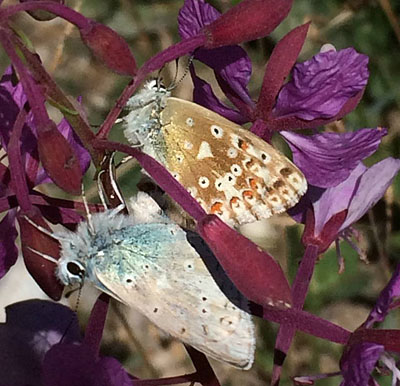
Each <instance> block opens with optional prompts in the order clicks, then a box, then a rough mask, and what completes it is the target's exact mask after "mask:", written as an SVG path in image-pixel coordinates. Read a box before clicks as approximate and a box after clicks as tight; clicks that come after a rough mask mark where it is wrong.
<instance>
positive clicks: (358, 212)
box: [342, 158, 400, 229]
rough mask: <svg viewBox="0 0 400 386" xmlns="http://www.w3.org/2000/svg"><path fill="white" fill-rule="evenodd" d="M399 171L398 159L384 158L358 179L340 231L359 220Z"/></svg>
mask: <svg viewBox="0 0 400 386" xmlns="http://www.w3.org/2000/svg"><path fill="white" fill-rule="evenodd" d="M399 170H400V159H395V158H386V159H384V160H383V161H381V162H378V163H377V164H375V165H373V166H371V167H370V168H369V169H368V170H367V171H366V172H365V173H364V174H363V175H362V177H361V178H360V180H359V182H358V186H357V191H356V192H355V195H354V197H353V198H352V200H351V203H350V206H349V212H348V216H347V218H346V221H345V222H344V223H343V225H342V229H344V228H347V227H349V226H350V225H351V224H353V223H355V222H356V221H357V220H359V219H360V218H361V217H362V216H364V214H365V213H366V212H367V211H368V210H369V209H370V208H372V207H373V206H374V205H375V204H376V203H377V202H378V201H379V200H380V199H381V198H382V197H383V195H384V194H385V192H386V190H387V188H388V187H389V186H390V185H391V183H392V181H393V178H394V177H395V176H396V174H397V173H398V171H399Z"/></svg>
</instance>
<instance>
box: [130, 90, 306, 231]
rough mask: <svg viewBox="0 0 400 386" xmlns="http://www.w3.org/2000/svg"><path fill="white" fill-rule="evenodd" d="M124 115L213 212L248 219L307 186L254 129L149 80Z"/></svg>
mask: <svg viewBox="0 0 400 386" xmlns="http://www.w3.org/2000/svg"><path fill="white" fill-rule="evenodd" d="M128 107H130V108H131V111H130V113H129V114H128V115H127V116H126V117H125V118H124V121H125V127H126V128H125V135H126V137H127V139H128V141H129V142H131V143H137V142H139V143H140V144H141V145H142V150H143V151H144V152H145V153H148V154H149V155H151V156H153V157H155V158H156V159H157V160H158V161H160V162H161V163H162V164H164V166H165V167H166V168H167V169H168V170H169V171H170V172H171V174H172V175H173V176H174V177H175V178H176V179H177V180H178V181H179V182H180V183H181V184H182V185H183V186H184V187H185V188H186V189H187V190H188V191H189V192H190V194H191V195H192V196H193V197H195V198H196V199H197V201H198V202H199V203H200V204H201V206H202V207H203V208H204V209H205V210H206V211H207V212H208V213H214V214H217V215H219V216H220V217H221V218H222V219H223V220H224V221H225V222H227V223H228V224H230V225H238V224H245V223H249V222H253V221H256V220H258V219H262V218H268V217H270V216H272V215H273V214H275V213H282V212H284V211H285V210H287V209H288V208H291V207H292V206H294V205H295V204H296V203H297V202H298V201H299V199H300V197H301V196H302V195H303V194H304V193H305V192H306V190H307V182H306V180H305V178H304V176H303V174H302V173H301V171H300V170H299V169H298V168H297V167H296V166H295V165H294V164H293V163H292V162H291V161H290V160H289V159H288V158H287V157H285V156H284V155H283V154H282V153H280V152H279V151H278V150H276V149H275V148H273V147H272V146H271V145H270V144H268V143H267V142H265V141H263V140H262V139H260V138H259V137H257V136H256V135H254V134H252V133H251V132H250V131H248V130H245V129H243V128H242V127H241V126H239V125H237V124H235V123H233V122H231V121H229V120H227V119H226V118H224V117H222V116H220V115H219V114H217V113H215V112H213V111H211V110H208V109H206V108H204V107H202V106H200V105H197V104H195V103H192V102H188V101H185V100H182V99H177V98H173V97H170V96H169V92H168V91H166V90H165V89H159V88H155V87H154V85H152V84H151V83H148V84H147V85H146V86H145V89H144V90H142V91H141V92H140V93H138V95H136V96H134V97H133V98H131V100H130V102H129V103H128Z"/></svg>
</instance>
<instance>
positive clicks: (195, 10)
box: [178, 0, 221, 39]
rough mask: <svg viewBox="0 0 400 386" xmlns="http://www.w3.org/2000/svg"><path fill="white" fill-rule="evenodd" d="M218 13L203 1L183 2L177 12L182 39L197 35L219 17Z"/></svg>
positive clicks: (187, 0) (191, 0)
mask: <svg viewBox="0 0 400 386" xmlns="http://www.w3.org/2000/svg"><path fill="white" fill-rule="evenodd" d="M220 15H221V14H220V13H219V12H218V11H217V10H216V9H215V8H214V7H212V6H211V5H210V4H208V3H206V2H205V1H204V0H185V3H184V5H183V7H182V8H181V9H180V11H179V15H178V25H179V34H180V35H181V38H182V39H188V38H190V37H192V36H195V35H197V34H198V33H199V32H200V30H201V29H202V28H203V27H204V26H205V25H208V24H210V23H212V22H213V21H214V20H216V19H218V18H219V17H220Z"/></svg>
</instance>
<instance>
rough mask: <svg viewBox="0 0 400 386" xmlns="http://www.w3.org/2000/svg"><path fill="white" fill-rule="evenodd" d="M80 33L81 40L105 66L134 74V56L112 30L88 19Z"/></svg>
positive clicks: (121, 72) (123, 72) (122, 73)
mask: <svg viewBox="0 0 400 386" xmlns="http://www.w3.org/2000/svg"><path fill="white" fill-rule="evenodd" d="M80 33H81V37H82V40H83V42H84V43H85V44H86V45H87V46H88V47H89V48H90V49H91V50H92V52H93V53H94V55H96V56H97V57H98V58H99V59H100V60H101V61H102V62H104V63H105V64H106V66H108V67H109V68H111V69H112V70H113V71H115V72H116V73H118V74H121V75H130V76H132V77H133V76H135V75H136V71H137V67H136V62H135V58H134V57H133V55H132V52H131V50H130V49H129V46H128V44H127V43H126V41H125V40H124V39H122V37H121V36H120V35H118V34H117V33H116V32H115V31H114V30H112V29H111V28H109V27H107V26H105V25H103V24H100V23H96V22H94V21H92V20H90V21H89V23H88V24H87V26H86V27H85V28H81V29H80Z"/></svg>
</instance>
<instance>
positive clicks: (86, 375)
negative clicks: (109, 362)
mask: <svg viewBox="0 0 400 386" xmlns="http://www.w3.org/2000/svg"><path fill="white" fill-rule="evenodd" d="M42 382H43V386H54V385H57V386H70V385H76V386H81V385H82V386H109V385H112V384H113V383H112V382H111V379H110V376H109V374H108V373H107V371H106V369H104V367H102V366H101V365H99V364H98V362H97V358H96V356H95V355H94V354H93V352H92V351H91V350H90V348H89V347H88V346H86V345H84V344H81V345H76V344H64V343H62V344H57V345H55V346H53V347H52V348H51V349H50V350H49V351H48V352H47V354H46V356H45V358H44V362H43V370H42Z"/></svg>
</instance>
